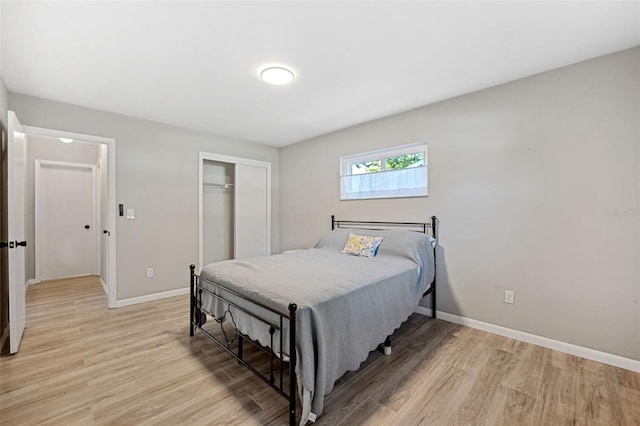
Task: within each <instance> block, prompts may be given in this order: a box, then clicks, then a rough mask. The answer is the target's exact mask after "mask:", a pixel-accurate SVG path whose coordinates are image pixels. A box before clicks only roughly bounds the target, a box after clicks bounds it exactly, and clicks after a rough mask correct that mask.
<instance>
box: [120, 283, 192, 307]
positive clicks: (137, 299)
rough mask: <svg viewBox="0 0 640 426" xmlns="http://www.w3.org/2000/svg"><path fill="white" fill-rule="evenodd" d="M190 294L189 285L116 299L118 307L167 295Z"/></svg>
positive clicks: (163, 297)
mask: <svg viewBox="0 0 640 426" xmlns="http://www.w3.org/2000/svg"><path fill="white" fill-rule="evenodd" d="M183 294H189V287H185V288H178V289H176V290H169V291H163V292H161V293H153V294H145V295H144V296H138V297H131V298H129V299H122V300H117V301H116V308H121V307H123V306H129V305H136V304H138V303H144V302H151V301H153V300H160V299H166V298H167V297H174V296H181V295H183Z"/></svg>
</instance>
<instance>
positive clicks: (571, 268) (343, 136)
mask: <svg viewBox="0 0 640 426" xmlns="http://www.w3.org/2000/svg"><path fill="white" fill-rule="evenodd" d="M420 141H426V142H428V143H429V148H428V149H429V182H430V184H429V197H428V198H412V199H397V200H367V201H339V179H338V177H339V158H340V156H342V155H347V154H354V153H358V152H364V151H369V150H374V149H379V148H384V147H390V146H395V145H403V144H408V143H413V142H420ZM280 167H281V174H280V182H281V188H282V190H281V194H282V195H281V205H280V211H281V216H280V220H281V223H282V226H281V248H282V249H283V250H286V249H293V248H297V247H308V246H311V245H313V244H314V243H315V242H316V241H317V240H318V238H320V236H321V235H322V234H323V233H324V232H327V231H328V230H329V229H330V222H329V220H330V219H329V216H330V215H331V214H335V215H336V216H337V217H338V218H341V219H355V220H358V219H360V220H398V221H426V220H428V218H429V217H430V216H431V215H433V214H435V215H437V216H438V217H439V218H440V220H441V222H440V248H439V250H438V256H439V265H438V286H439V287H438V303H439V305H438V309H439V310H442V311H445V312H449V313H452V314H456V315H462V316H465V317H469V318H473V319H477V320H480V321H484V322H488V323H492V324H497V325H501V326H504V327H508V328H512V329H516V330H520V331H524V332H527V333H532V334H536V335H540V336H545V337H549V338H552V339H556V340H560V341H564V342H569V343H573V344H576V345H580V346H584V347H588V348H593V349H596V350H600V351H604V352H608V353H612V354H616V355H620V356H623V357H628V358H633V359H637V360H640V261H639V259H640V48H635V49H631V50H627V51H623V52H620V53H616V54H613V55H608V56H605V57H601V58H597V59H594V60H590V61H587V62H583V63H580V64H576V65H573V66H569V67H566V68H562V69H559V70H555V71H551V72H547V73H544V74H540V75H537V76H533V77H530V78H526V79H523V80H519V81H515V82H512V83H509V84H505V85H502V86H498V87H494V88H491V89H488V90H484V91H481V92H477V93H473V94H470V95H466V96H461V97H458V98H455V99H451V100H448V101H445V102H440V103H437V104H434V105H429V106H425V107H422V108H419V109H416V110H413V111H409V112H406V113H403V114H399V115H395V116H392V117H387V118H384V119H381V120H376V121H373V122H370V123H366V124H363V125H360V126H356V127H353V128H349V129H345V130H342V131H338V132H335V133H331V134H328V135H324V136H320V137H317V138H314V139H311V140H308V141H304V142H301V143H298V144H295V145H292V146H289V147H285V148H283V149H281V151H280ZM616 212H618V213H616ZM619 212H624V213H619ZM619 214H621V215H625V216H624V217H617V216H616V215H619ZM285 224H286V226H285ZM504 289H512V290H515V304H514V305H508V304H504V303H503V293H504Z"/></svg>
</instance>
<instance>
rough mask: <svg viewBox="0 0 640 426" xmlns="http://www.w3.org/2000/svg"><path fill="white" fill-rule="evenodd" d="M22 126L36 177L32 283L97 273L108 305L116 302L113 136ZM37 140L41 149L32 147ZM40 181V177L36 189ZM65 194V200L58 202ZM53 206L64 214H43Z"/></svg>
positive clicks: (29, 267)
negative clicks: (51, 215)
mask: <svg viewBox="0 0 640 426" xmlns="http://www.w3.org/2000/svg"><path fill="white" fill-rule="evenodd" d="M23 128H24V132H25V134H26V135H27V141H28V142H27V144H28V148H27V153H28V157H29V159H30V161H31V162H32V163H31V164H30V165H29V168H30V170H31V169H32V173H33V181H34V187H33V194H32V195H31V199H30V201H29V203H30V204H29V203H28V207H29V211H30V212H31V214H32V215H33V222H32V223H33V224H32V228H31V229H32V231H31V234H30V235H28V238H30V239H31V241H33V243H32V246H33V251H32V252H30V256H31V257H30V259H29V262H28V264H27V271H28V274H29V278H31V281H30V283H39V282H40V280H48V279H57V278H63V277H70V276H82V275H96V276H98V277H99V279H100V281H101V283H102V287H103V289H104V291H105V293H106V294H107V305H108V307H109V308H115V307H116V300H117V297H116V238H115V236H116V232H115V231H116V229H115V223H116V202H115V200H116V196H115V140H114V139H111V138H104V137H99V136H92V135H85V134H79V133H72V132H64V131H58V130H52V129H44V128H37V127H30V126H23ZM69 141H71V142H69ZM36 146H37V152H33V151H31V152H30V151H29V148H35V147H36ZM38 157H39V158H38ZM36 173H37V174H38V176H36ZM78 178H79V181H78ZM36 181H39V183H38V184H37V185H38V190H37V191H36V188H35V186H36ZM74 181H75V182H74ZM60 191H64V192H63V193H64V194H65V195H64V196H62V193H61V192H60ZM56 198H57V199H56ZM63 198H64V199H65V200H66V204H67V205H65V203H60V202H57V203H56V201H60V200H61V199H63ZM38 205H39V207H41V208H38ZM75 206H77V207H78V208H75ZM80 206H81V207H82V208H80ZM70 207H72V208H70ZM51 209H59V210H62V214H61V215H58V217H57V218H56V217H48V216H47V215H46V214H45V215H44V217H41V213H42V211H43V210H48V211H49V212H51ZM58 213H60V211H58ZM54 216H55V215H54ZM60 216H62V217H60ZM58 221H60V222H58ZM74 222H78V224H75V223H74ZM79 222H82V223H79ZM86 226H88V229H87V228H86ZM76 228H79V229H76ZM68 237H71V238H68ZM73 244H78V245H75V246H72V245H73ZM28 254H29V253H28Z"/></svg>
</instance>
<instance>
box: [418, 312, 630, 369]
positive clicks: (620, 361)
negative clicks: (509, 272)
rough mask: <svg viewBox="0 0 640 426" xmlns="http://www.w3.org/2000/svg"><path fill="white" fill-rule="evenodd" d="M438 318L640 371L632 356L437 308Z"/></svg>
mask: <svg viewBox="0 0 640 426" xmlns="http://www.w3.org/2000/svg"><path fill="white" fill-rule="evenodd" d="M415 312H416V313H418V314H422V315H426V316H431V308H427V307H424V306H418V307H417V308H416V309H415ZM436 318H438V319H441V320H444V321H449V322H453V323H456V324H460V325H464V326H467V327H471V328H476V329H478V330H482V331H488V332H489V333H493V334H498V335H500V336H505V337H509V338H511V339H515V340H520V341H522V342H526V343H531V344H534V345H538V346H542V347H544V348H548V349H553V350H555V351H560V352H564V353H567V354H571V355H575V356H579V357H582V358H586V359H590V360H592V361H598V362H601V363H603V364H608V365H612V366H614V367H620V368H624V369H625V370H631V371H635V372H637V373H640V361H636V360H634V359H631V358H625V357H622V356H619V355H614V354H610V353H607V352H602V351H598V350H595V349H590V348H585V347H583V346H578V345H574V344H572V343H567V342H561V341H559V340H554V339H550V338H548V337H542V336H537V335H535V334H530V333H525V332H524V331H518V330H514V329H512V328H507V327H502V326H500V325H495V324H491V323H488V322H483V321H478V320H474V319H471V318H466V317H461V316H459V315H454V314H450V313H447V312H442V311H438V310H436Z"/></svg>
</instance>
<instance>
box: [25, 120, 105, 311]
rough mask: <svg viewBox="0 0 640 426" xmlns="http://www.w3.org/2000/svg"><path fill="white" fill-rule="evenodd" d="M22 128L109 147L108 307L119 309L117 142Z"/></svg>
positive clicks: (100, 137) (26, 129)
mask: <svg viewBox="0 0 640 426" xmlns="http://www.w3.org/2000/svg"><path fill="white" fill-rule="evenodd" d="M22 128H23V129H24V132H25V133H26V134H27V135H32V136H44V137H47V138H54V139H58V138H69V139H76V140H81V141H83V142H92V143H96V144H103V145H106V146H107V152H108V167H107V175H108V177H107V181H108V185H107V187H108V188H107V192H108V196H107V199H108V204H109V205H108V207H107V212H108V214H107V216H108V223H109V233H110V236H109V237H107V238H109V251H108V259H109V262H108V275H107V282H106V283H105V284H106V286H107V306H108V307H109V308H117V304H116V301H117V280H116V271H117V267H116V253H117V251H116V246H117V241H118V239H117V233H116V140H115V139H113V138H107V137H103V136H95V135H87V134H83V133H76V132H68V131H64V130H54V129H46V128H42V127H34V126H25V125H23V126H22Z"/></svg>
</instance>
